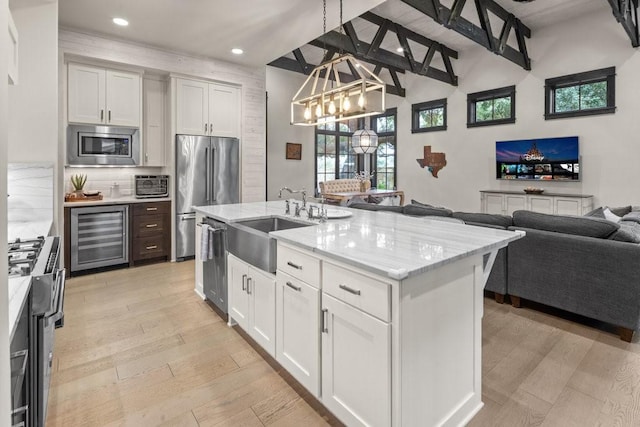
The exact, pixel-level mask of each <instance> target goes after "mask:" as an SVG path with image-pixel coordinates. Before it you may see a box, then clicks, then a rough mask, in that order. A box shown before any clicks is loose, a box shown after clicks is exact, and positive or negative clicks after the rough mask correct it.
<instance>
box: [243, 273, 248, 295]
mask: <svg viewBox="0 0 640 427" xmlns="http://www.w3.org/2000/svg"><path fill="white" fill-rule="evenodd" d="M242 290H243V291H245V292H246V291H247V275H246V274H243V275H242Z"/></svg>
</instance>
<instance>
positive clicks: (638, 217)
mask: <svg viewBox="0 0 640 427" xmlns="http://www.w3.org/2000/svg"><path fill="white" fill-rule="evenodd" d="M622 220H623V221H632V222H637V223H640V212H629V213H628V214H626V215H625V216H623V217H622Z"/></svg>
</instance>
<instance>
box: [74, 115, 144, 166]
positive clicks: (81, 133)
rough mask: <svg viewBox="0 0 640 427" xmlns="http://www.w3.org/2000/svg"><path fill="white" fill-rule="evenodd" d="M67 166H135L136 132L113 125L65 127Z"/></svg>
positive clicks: (137, 146)
mask: <svg viewBox="0 0 640 427" xmlns="http://www.w3.org/2000/svg"><path fill="white" fill-rule="evenodd" d="M67 164H68V165H71V166H137V165H139V164H140V131H139V130H138V129H135V128H122V127H114V126H91V125H82V126H81V125H69V126H68V128H67Z"/></svg>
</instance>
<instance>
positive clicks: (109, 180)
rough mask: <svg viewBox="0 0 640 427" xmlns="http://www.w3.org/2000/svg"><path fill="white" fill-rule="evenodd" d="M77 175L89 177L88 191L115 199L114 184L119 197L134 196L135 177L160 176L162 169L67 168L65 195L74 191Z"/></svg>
mask: <svg viewBox="0 0 640 427" xmlns="http://www.w3.org/2000/svg"><path fill="white" fill-rule="evenodd" d="M77 174H83V175H87V183H86V184H85V186H84V190H86V191H100V192H102V194H103V195H104V197H114V196H115V195H113V194H112V191H111V188H112V186H113V184H118V188H119V196H121V197H127V196H132V195H133V188H134V187H133V186H134V182H133V181H134V176H135V175H160V174H162V168H151V167H148V168H141V167H138V168H65V170H64V191H65V193H70V192H72V191H73V185H71V175H77Z"/></svg>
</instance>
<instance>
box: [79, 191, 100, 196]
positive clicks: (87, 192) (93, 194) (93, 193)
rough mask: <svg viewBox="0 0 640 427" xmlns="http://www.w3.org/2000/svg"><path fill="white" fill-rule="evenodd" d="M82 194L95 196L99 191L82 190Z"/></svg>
mask: <svg viewBox="0 0 640 427" xmlns="http://www.w3.org/2000/svg"><path fill="white" fill-rule="evenodd" d="M82 194H84V195H85V196H86V197H95V196H97V195H98V194H100V192H99V191H83V192H82Z"/></svg>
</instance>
